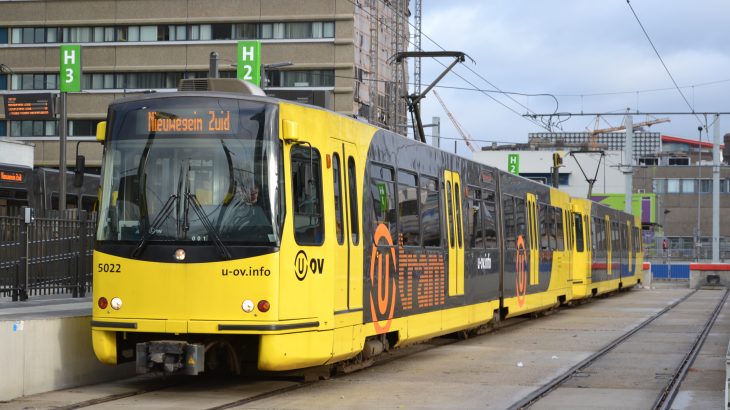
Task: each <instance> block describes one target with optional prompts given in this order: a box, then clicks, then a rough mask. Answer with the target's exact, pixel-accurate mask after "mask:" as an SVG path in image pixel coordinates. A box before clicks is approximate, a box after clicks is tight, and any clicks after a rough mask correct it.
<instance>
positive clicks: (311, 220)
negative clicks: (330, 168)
mask: <svg viewBox="0 0 730 410" xmlns="http://www.w3.org/2000/svg"><path fill="white" fill-rule="evenodd" d="M291 167H292V170H291V173H292V189H293V191H294V192H293V200H292V201H293V205H294V239H296V241H297V243H298V244H300V245H320V244H322V242H323V241H324V217H323V216H324V215H323V209H322V181H321V172H320V156H319V151H317V150H316V149H314V148H311V147H305V146H296V147H293V148H292V149H291Z"/></svg>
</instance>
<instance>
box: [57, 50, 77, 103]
mask: <svg viewBox="0 0 730 410" xmlns="http://www.w3.org/2000/svg"><path fill="white" fill-rule="evenodd" d="M60 56H61V63H60V67H61V72H60V73H59V83H60V90H61V92H71V93H77V92H79V91H81V46H80V45H65V46H61V53H60Z"/></svg>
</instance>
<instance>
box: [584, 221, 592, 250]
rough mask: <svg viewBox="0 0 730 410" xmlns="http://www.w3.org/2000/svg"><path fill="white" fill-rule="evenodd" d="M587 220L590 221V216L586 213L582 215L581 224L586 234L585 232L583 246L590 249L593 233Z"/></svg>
mask: <svg viewBox="0 0 730 410" xmlns="http://www.w3.org/2000/svg"><path fill="white" fill-rule="evenodd" d="M589 221H590V218H589V217H588V215H583V226H584V230H585V232H586V234H585V238H586V244H585V247H586V248H587V249H591V245H592V243H591V241H592V239H593V237H592V236H591V235H593V230H591V226H590V223H589Z"/></svg>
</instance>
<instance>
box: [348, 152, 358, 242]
mask: <svg viewBox="0 0 730 410" xmlns="http://www.w3.org/2000/svg"><path fill="white" fill-rule="evenodd" d="M355 171H356V170H355V159H354V158H353V157H349V158H347V181H348V190H349V192H350V232H351V233H352V243H353V244H355V245H357V244H358V243H359V242H360V224H359V222H360V218H359V217H358V208H357V181H356V180H357V178H356V175H357V174H356V173H355Z"/></svg>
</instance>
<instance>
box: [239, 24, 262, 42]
mask: <svg viewBox="0 0 730 410" xmlns="http://www.w3.org/2000/svg"><path fill="white" fill-rule="evenodd" d="M258 29H259V26H258V24H255V23H239V24H236V25H235V26H234V30H235V38H236V39H239V40H251V39H256V38H258Z"/></svg>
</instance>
